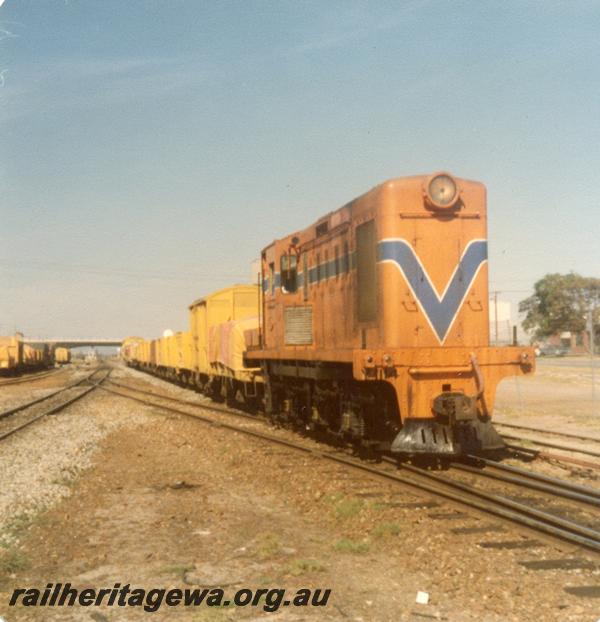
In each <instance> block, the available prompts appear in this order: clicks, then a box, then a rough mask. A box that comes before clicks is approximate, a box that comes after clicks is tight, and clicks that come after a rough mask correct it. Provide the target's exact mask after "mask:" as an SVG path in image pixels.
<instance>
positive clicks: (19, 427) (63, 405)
mask: <svg viewBox="0 0 600 622" xmlns="http://www.w3.org/2000/svg"><path fill="white" fill-rule="evenodd" d="M98 371H105V370H103V369H99V370H96V372H94V374H95V373H97V372H98ZM110 373H111V371H110V370H108V373H107V374H106V376H105V377H104V378H101V379H100V380H99V381H98V382H96V383H92V386H90V387H86V388H85V389H84V390H83V391H82V392H81V393H78V394H77V395H75V396H74V397H71V398H69V399H68V400H66V401H64V402H61V403H60V404H58V405H57V406H53V407H52V408H51V409H50V410H45V411H44V412H42V413H39V414H38V415H35V416H34V417H32V418H31V419H27V421H24V422H23V423H21V424H19V425H17V426H15V427H14V428H11V429H10V430H7V431H6V432H2V433H0V441H3V440H4V439H6V438H8V437H9V436H12V435H13V434H15V433H16V432H18V431H19V430H22V429H23V428H26V427H28V426H30V425H31V424H33V423H35V422H36V421H39V420H40V419H42V418H43V417H47V416H48V415H54V414H56V413H57V412H60V411H61V410H64V409H65V408H66V407H67V406H70V405H71V404H73V403H74V402H77V401H78V400H80V399H81V398H82V397H85V396H86V395H87V394H88V393H91V392H92V391H93V390H94V389H97V388H99V387H100V385H101V384H102V382H104V381H105V380H106V378H108V376H109V375H110ZM94 374H90V375H89V376H88V377H87V378H85V379H84V380H89V379H90V378H91V377H92V376H93V375H94ZM78 384H81V383H78ZM78 384H75V385H71V386H70V387H69V388H70V389H73V388H75V387H77V386H78ZM64 390H66V389H64ZM53 395H56V393H54V394H53Z"/></svg>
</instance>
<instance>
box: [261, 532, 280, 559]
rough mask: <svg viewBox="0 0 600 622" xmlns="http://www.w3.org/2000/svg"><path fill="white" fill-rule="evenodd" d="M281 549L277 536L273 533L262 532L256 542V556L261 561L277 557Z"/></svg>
mask: <svg viewBox="0 0 600 622" xmlns="http://www.w3.org/2000/svg"><path fill="white" fill-rule="evenodd" d="M280 549H281V542H280V540H279V537H278V536H277V535H275V534H273V533H267V534H263V535H261V536H260V537H259V538H258V541H257V543H256V549H255V551H256V557H258V559H260V560H261V561H265V560H267V559H272V558H273V557H277V555H278V554H279V551H280Z"/></svg>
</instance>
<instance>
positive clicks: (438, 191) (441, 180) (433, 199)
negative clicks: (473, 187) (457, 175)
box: [424, 173, 459, 209]
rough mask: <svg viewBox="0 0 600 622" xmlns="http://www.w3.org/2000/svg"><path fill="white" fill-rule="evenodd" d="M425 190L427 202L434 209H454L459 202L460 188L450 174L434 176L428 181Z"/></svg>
mask: <svg viewBox="0 0 600 622" xmlns="http://www.w3.org/2000/svg"><path fill="white" fill-rule="evenodd" d="M424 190H425V193H424V194H425V196H426V198H427V201H428V203H430V204H431V206H432V207H436V208H440V209H443V208H448V207H453V206H454V205H455V204H456V202H457V201H458V195H459V190H458V186H457V184H456V182H455V181H454V178H453V177H452V176H451V175H449V174H448V173H436V174H435V175H432V176H431V177H430V178H429V179H428V180H427V182H426V185H425V188H424Z"/></svg>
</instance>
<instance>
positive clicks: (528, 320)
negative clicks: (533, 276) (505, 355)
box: [519, 272, 600, 343]
mask: <svg viewBox="0 0 600 622" xmlns="http://www.w3.org/2000/svg"><path fill="white" fill-rule="evenodd" d="M533 289H534V293H533V295H532V296H529V298H526V299H525V300H522V301H521V302H520V303H519V311H520V312H521V313H525V314H526V315H525V320H524V321H523V328H524V329H525V330H526V331H527V332H529V333H531V334H532V336H533V337H534V338H535V339H543V338H544V337H548V336H550V335H553V334H555V333H559V332H563V331H571V332H575V333H578V332H581V331H583V330H585V329H586V319H587V317H588V312H589V310H590V308H594V309H595V314H594V334H595V341H596V343H598V338H599V337H600V279H596V278H592V277H583V276H580V275H579V274H575V273H574V272H571V273H569V274H547V275H546V276H545V277H544V278H542V279H540V280H539V281H538V282H537V283H536V284H535V285H534V286H533Z"/></svg>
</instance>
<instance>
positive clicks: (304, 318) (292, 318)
mask: <svg viewBox="0 0 600 622" xmlns="http://www.w3.org/2000/svg"><path fill="white" fill-rule="evenodd" d="M284 322H285V343H286V345H289V346H306V345H310V344H312V342H313V338H312V307H308V306H306V307H286V308H285V310H284Z"/></svg>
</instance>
